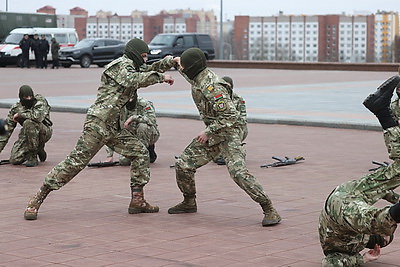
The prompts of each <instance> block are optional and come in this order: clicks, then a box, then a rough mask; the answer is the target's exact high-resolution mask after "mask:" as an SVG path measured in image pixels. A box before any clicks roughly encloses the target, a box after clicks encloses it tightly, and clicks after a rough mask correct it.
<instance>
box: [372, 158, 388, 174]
mask: <svg viewBox="0 0 400 267" xmlns="http://www.w3.org/2000/svg"><path fill="white" fill-rule="evenodd" d="M372 163H373V164H375V165H378V167H376V168H371V169H369V171H370V172H372V171H376V170H377V169H379V168H380V167H387V166H389V165H390V164H389V162H386V161H384V162H379V161H375V160H373V161H372Z"/></svg>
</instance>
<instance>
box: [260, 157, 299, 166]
mask: <svg viewBox="0 0 400 267" xmlns="http://www.w3.org/2000/svg"><path fill="white" fill-rule="evenodd" d="M272 158H273V159H274V160H276V162H273V163H269V164H264V165H261V166H260V167H261V168H270V167H281V166H286V165H293V164H296V163H297V162H299V161H300V160H305V158H304V157H302V156H298V157H295V158H289V157H286V156H285V158H280V157H276V156H273V157H272Z"/></svg>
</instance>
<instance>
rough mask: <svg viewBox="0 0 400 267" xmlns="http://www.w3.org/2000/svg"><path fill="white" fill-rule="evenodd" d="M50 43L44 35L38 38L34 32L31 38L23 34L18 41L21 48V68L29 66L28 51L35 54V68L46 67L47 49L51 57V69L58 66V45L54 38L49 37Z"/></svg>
mask: <svg viewBox="0 0 400 267" xmlns="http://www.w3.org/2000/svg"><path fill="white" fill-rule="evenodd" d="M50 41H51V45H50V44H49V42H48V40H47V39H46V36H45V35H41V36H40V38H39V35H38V34H35V35H34V37H33V39H31V38H30V37H29V35H28V34H25V35H24V37H23V38H22V39H21V41H20V42H19V47H20V48H21V50H22V62H21V68H25V67H26V68H30V61H29V53H30V52H33V53H34V55H35V65H36V68H37V69H47V65H48V64H47V56H48V54H49V51H50V52H51V57H52V63H53V65H52V69H54V68H57V69H58V67H59V55H58V51H59V50H60V45H59V43H58V42H57V40H56V38H51V40H50Z"/></svg>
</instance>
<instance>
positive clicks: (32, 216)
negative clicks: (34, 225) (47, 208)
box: [24, 212, 37, 221]
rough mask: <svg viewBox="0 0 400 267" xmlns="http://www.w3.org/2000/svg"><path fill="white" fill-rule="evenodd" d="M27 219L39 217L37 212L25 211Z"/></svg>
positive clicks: (31, 219)
mask: <svg viewBox="0 0 400 267" xmlns="http://www.w3.org/2000/svg"><path fill="white" fill-rule="evenodd" d="M24 218H25V220H28V221H33V220H36V219H37V213H31V212H25V213H24Z"/></svg>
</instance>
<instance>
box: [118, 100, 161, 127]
mask: <svg viewBox="0 0 400 267" xmlns="http://www.w3.org/2000/svg"><path fill="white" fill-rule="evenodd" d="M129 117H133V122H132V123H131V124H130V126H131V127H132V128H134V129H135V128H136V127H137V125H138V124H139V123H145V124H147V125H148V126H152V127H157V118H156V111H155V109H154V105H153V102H151V101H149V100H146V99H144V98H143V97H138V98H137V102H136V107H135V109H134V110H128V109H126V108H125V109H124V110H123V112H121V120H120V122H121V128H123V127H124V122H125V121H126V120H127V119H128V118H129Z"/></svg>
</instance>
